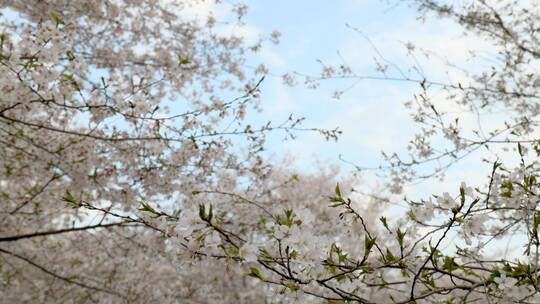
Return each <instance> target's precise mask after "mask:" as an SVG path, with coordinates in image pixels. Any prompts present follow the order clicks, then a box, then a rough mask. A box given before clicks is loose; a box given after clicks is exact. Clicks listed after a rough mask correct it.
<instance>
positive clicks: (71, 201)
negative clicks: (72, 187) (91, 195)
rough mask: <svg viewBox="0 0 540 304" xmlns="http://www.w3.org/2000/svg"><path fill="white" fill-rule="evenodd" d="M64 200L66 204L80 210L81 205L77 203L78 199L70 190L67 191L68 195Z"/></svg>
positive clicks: (65, 195)
mask: <svg viewBox="0 0 540 304" xmlns="http://www.w3.org/2000/svg"><path fill="white" fill-rule="evenodd" d="M62 200H63V201H64V202H67V203H69V204H71V205H72V206H73V208H79V207H81V204H80V203H79V202H78V201H77V199H76V198H75V197H74V196H73V195H72V194H71V192H69V190H66V193H65V194H64V196H63V197H62Z"/></svg>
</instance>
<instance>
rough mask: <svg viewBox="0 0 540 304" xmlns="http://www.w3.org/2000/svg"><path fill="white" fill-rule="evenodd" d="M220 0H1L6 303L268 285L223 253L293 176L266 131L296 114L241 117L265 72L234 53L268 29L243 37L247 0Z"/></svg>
mask: <svg viewBox="0 0 540 304" xmlns="http://www.w3.org/2000/svg"><path fill="white" fill-rule="evenodd" d="M218 2H219V1H217V2H216V3H214V2H208V1H1V2H0V4H1V7H2V8H3V9H2V10H1V14H2V15H1V16H0V70H1V73H0V74H1V76H0V86H1V91H2V97H1V98H0V132H1V133H2V135H1V136H0V151H1V153H0V168H1V169H0V171H1V175H0V194H1V197H2V208H1V212H2V217H1V219H0V227H1V228H0V243H1V245H0V271H1V273H2V276H1V277H2V281H1V284H0V290H1V291H2V301H7V302H25V303H26V302H28V303H34V302H100V303H102V302H110V303H118V302H126V303H148V302H177V301H192V302H198V303H200V302H207V301H218V300H219V301H225V302H234V299H236V300H238V299H240V300H242V301H247V299H249V297H253V296H254V295H258V294H259V295H260V294H264V290H263V289H254V290H246V289H245V288H244V281H245V279H243V278H245V277H246V276H245V271H244V270H243V269H242V268H238V266H237V265H236V266H235V265H231V263H233V262H235V261H238V260H241V257H240V256H241V255H240V253H241V252H240V251H239V249H240V248H241V247H242V246H243V244H244V243H245V240H244V236H242V235H244V234H246V232H243V231H245V230H247V231H251V230H252V229H254V228H252V227H251V225H258V224H259V223H258V221H259V218H258V217H257V214H258V213H257V212H255V211H254V210H266V209H271V208H278V207H277V205H276V206H271V205H270V203H268V201H269V200H270V197H271V196H270V194H272V195H274V194H273V193H274V192H273V191H277V190H276V189H278V188H281V187H283V186H284V185H285V184H287V182H290V181H289V180H291V178H292V177H291V176H293V175H292V173H290V174H289V175H290V176H289V177H288V178H287V179H284V178H277V177H272V178H271V176H274V175H275V174H276V173H273V172H274V170H272V168H271V166H270V165H269V163H267V162H266V161H265V160H263V158H262V157H261V155H260V153H261V151H263V145H264V141H265V134H266V133H268V132H270V131H281V132H285V134H286V135H290V134H291V133H290V132H292V131H295V130H300V128H299V126H298V125H299V123H300V122H301V119H297V118H293V117H292V116H291V117H288V118H284V119H283V121H282V122H278V123H277V124H276V123H272V122H268V123H264V124H261V125H260V126H251V125H249V124H247V123H245V120H244V119H245V115H246V112H248V111H253V110H258V94H259V88H260V84H261V83H262V81H263V78H264V77H263V75H262V74H260V71H264V70H265V69H264V67H263V66H261V67H260V68H259V69H258V70H257V71H256V72H255V73H251V74H250V73H246V71H245V69H244V67H243V64H244V61H245V56H246V54H247V53H248V52H256V51H257V50H259V49H260V47H261V45H262V43H264V42H265V41H266V40H271V41H275V40H276V39H277V37H278V35H277V34H276V33H274V34H273V35H272V36H270V37H261V39H260V40H259V41H256V42H255V43H253V44H247V43H246V42H244V40H243V38H242V37H241V36H238V35H236V34H234V30H233V31H231V30H230V29H231V28H232V29H238V28H241V27H242V26H244V23H243V16H244V15H245V13H246V6H245V5H243V4H241V3H239V4H229V3H226V4H220V3H218ZM201 10H202V12H201ZM205 10H207V11H205ZM216 11H218V13H219V14H218V13H216ZM224 12H226V13H224ZM227 12H228V13H227ZM312 130H315V129H312ZM319 131H320V132H322V133H323V135H325V136H327V137H328V138H332V137H335V136H337V133H336V132H332V131H324V130H319ZM272 174H273V175H272ZM283 174H285V173H283ZM297 178H298V177H296V178H294V179H292V180H293V181H294V180H296V179H297ZM326 179H328V180H330V179H331V176H328V175H327V178H326ZM256 186H260V188H256ZM321 189H322V188H321ZM240 194H243V195H240ZM319 195H322V194H321V193H320V192H319ZM308 197H309V196H307V197H306V198H304V200H303V202H305V200H306V199H307V198H308ZM256 198H261V199H262V198H264V201H265V202H267V205H265V206H263V205H259V203H257V202H256V201H255V199H256ZM285 201H287V200H285ZM246 203H248V204H249V205H250V206H251V208H249V209H246V210H244V209H245V208H244V207H242V206H243V204H246ZM299 204H301V203H299ZM248 210H251V212H250V213H248ZM267 212H269V211H267ZM202 247H204V248H202ZM242 252H243V251H242ZM195 261H197V263H198V264H197V265H195V264H193V265H192V264H190V263H191V262H195ZM237 274H240V275H237ZM228 278H229V279H228ZM231 278H234V279H231ZM205 286H206V287H205ZM224 294H225V295H224Z"/></svg>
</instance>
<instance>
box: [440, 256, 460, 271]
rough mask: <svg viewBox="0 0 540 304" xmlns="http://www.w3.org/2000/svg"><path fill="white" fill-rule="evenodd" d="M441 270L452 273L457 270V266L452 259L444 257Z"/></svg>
mask: <svg viewBox="0 0 540 304" xmlns="http://www.w3.org/2000/svg"><path fill="white" fill-rule="evenodd" d="M443 269H446V270H448V271H450V272H452V271H454V270H456V269H459V265H458V264H457V263H456V261H455V260H454V258H452V257H449V256H445V257H444V264H443Z"/></svg>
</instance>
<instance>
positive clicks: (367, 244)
mask: <svg viewBox="0 0 540 304" xmlns="http://www.w3.org/2000/svg"><path fill="white" fill-rule="evenodd" d="M376 239H377V238H373V239H372V238H370V237H369V236H368V235H367V234H366V236H365V237H364V256H365V257H367V256H369V254H370V253H371V248H373V245H375V240H376Z"/></svg>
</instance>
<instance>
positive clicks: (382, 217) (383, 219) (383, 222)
mask: <svg viewBox="0 0 540 304" xmlns="http://www.w3.org/2000/svg"><path fill="white" fill-rule="evenodd" d="M379 221H381V223H382V224H383V226H384V228H386V230H388V232H390V233H392V231H391V230H390V227H388V222H387V221H386V217H384V216H381V217H380V218H379Z"/></svg>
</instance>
